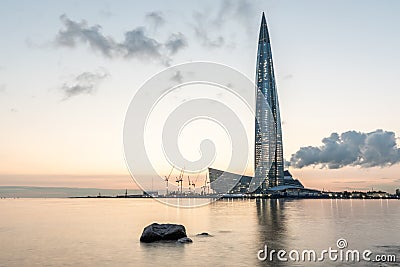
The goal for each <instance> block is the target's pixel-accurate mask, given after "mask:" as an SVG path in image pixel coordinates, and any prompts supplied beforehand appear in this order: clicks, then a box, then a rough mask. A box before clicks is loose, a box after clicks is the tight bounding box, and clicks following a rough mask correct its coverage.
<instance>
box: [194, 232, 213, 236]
mask: <svg viewBox="0 0 400 267" xmlns="http://www.w3.org/2000/svg"><path fill="white" fill-rule="evenodd" d="M197 235H198V236H212V235H210V234H209V233H206V232H203V233H200V234H197Z"/></svg>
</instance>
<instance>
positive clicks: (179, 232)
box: [140, 223, 187, 243]
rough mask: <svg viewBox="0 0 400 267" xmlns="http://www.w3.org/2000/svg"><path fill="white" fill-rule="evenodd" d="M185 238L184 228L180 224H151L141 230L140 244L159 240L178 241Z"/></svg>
mask: <svg viewBox="0 0 400 267" xmlns="http://www.w3.org/2000/svg"><path fill="white" fill-rule="evenodd" d="M183 237H187V235H186V229H185V226H183V225H181V224H170V223H167V224H158V223H153V224H150V225H148V226H146V227H145V228H144V229H143V233H142V236H141V237H140V242H145V243H150V242H155V241H160V240H178V239H180V238H183Z"/></svg>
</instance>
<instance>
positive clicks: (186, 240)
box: [176, 237, 193, 244]
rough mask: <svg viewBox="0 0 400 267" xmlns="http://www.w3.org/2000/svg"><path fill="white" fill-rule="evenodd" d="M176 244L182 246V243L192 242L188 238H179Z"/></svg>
mask: <svg viewBox="0 0 400 267" xmlns="http://www.w3.org/2000/svg"><path fill="white" fill-rule="evenodd" d="M176 242H178V243H182V244H184V243H192V242H193V241H192V239H190V238H189V237H182V238H179V239H178V241H176Z"/></svg>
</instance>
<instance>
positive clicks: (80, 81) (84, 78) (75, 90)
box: [61, 70, 109, 100]
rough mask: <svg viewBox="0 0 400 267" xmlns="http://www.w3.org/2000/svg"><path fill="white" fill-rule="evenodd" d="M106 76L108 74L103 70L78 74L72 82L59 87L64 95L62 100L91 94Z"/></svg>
mask: <svg viewBox="0 0 400 267" xmlns="http://www.w3.org/2000/svg"><path fill="white" fill-rule="evenodd" d="M108 76H109V75H108V73H107V72H106V71H104V70H102V71H99V72H83V73H81V74H79V75H78V76H76V77H75V78H74V79H73V80H72V81H70V82H66V83H64V84H63V85H62V86H61V90H62V91H63V92H64V94H65V98H64V100H65V99H68V98H70V97H72V96H76V95H80V94H93V93H94V92H95V90H96V89H97V87H98V86H99V84H100V83H101V82H102V81H103V80H104V79H105V78H107V77H108Z"/></svg>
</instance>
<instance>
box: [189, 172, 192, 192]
mask: <svg viewBox="0 0 400 267" xmlns="http://www.w3.org/2000/svg"><path fill="white" fill-rule="evenodd" d="M188 182H189V193H190V186H191V185H192V182H191V181H190V177H189V175H188Z"/></svg>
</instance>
